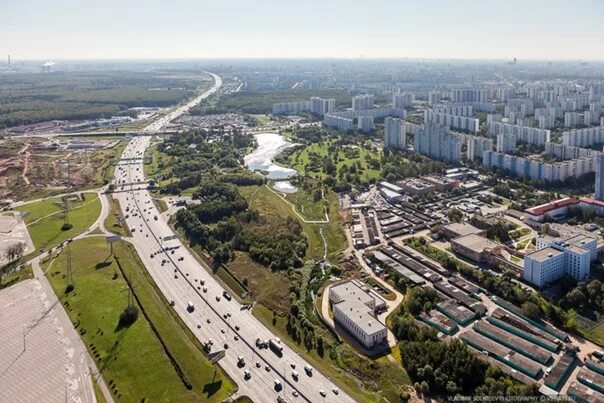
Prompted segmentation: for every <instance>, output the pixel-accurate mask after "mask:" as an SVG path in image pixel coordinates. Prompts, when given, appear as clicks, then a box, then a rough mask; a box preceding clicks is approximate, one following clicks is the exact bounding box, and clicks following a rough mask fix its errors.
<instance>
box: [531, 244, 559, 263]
mask: <svg viewBox="0 0 604 403" xmlns="http://www.w3.org/2000/svg"><path fill="white" fill-rule="evenodd" d="M563 254H564V252H561V251H559V250H558V249H554V248H552V247H547V248H543V249H539V250H538V251H535V252H533V253H529V254H528V255H526V257H528V258H531V259H532V260H535V261H537V262H545V261H546V260H548V259H551V258H553V257H556V256H560V255H563Z"/></svg>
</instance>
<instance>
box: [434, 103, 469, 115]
mask: <svg viewBox="0 0 604 403" xmlns="http://www.w3.org/2000/svg"><path fill="white" fill-rule="evenodd" d="M433 110H434V111H435V112H438V113H446V114H449V115H457V116H467V117H471V116H474V109H473V108H472V105H464V104H461V105H460V104H453V105H438V106H435V107H434V108H433Z"/></svg>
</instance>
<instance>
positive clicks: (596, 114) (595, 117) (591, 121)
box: [583, 110, 600, 126]
mask: <svg viewBox="0 0 604 403" xmlns="http://www.w3.org/2000/svg"><path fill="white" fill-rule="evenodd" d="M583 116H584V119H583V124H584V125H585V126H591V125H597V124H598V122H599V121H600V111H599V110H598V111H585V114H584V115H583Z"/></svg>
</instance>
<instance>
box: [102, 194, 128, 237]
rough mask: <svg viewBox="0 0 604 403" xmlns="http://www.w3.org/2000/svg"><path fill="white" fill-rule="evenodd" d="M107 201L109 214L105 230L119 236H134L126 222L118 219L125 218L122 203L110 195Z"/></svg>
mask: <svg viewBox="0 0 604 403" xmlns="http://www.w3.org/2000/svg"><path fill="white" fill-rule="evenodd" d="M107 200H108V201H109V214H108V215H107V218H105V223H104V224H105V228H106V229H107V231H111V232H113V233H114V234H117V235H121V236H131V235H132V234H131V233H130V229H129V228H128V225H127V224H126V221H125V220H123V221H120V220H118V217H123V214H122V209H121V207H120V203H119V202H118V201H117V200H116V199H114V198H113V196H112V195H110V194H108V195H107Z"/></svg>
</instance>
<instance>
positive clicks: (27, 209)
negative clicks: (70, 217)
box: [16, 193, 90, 224]
mask: <svg viewBox="0 0 604 403" xmlns="http://www.w3.org/2000/svg"><path fill="white" fill-rule="evenodd" d="M89 194H90V193H88V194H86V196H88V195H89ZM61 202H62V198H61V197H53V198H50V199H47V200H41V201H37V202H33V203H29V204H26V205H24V206H21V207H17V209H16V210H17V211H20V212H21V213H29V214H28V215H27V216H26V217H25V218H24V220H23V221H25V224H29V223H31V222H34V221H36V220H38V219H40V218H42V217H45V216H47V215H49V214H54V213H58V212H61V211H63V207H61V206H59V205H57V204H56V203H61ZM78 204H80V203H72V207H77V206H78Z"/></svg>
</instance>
